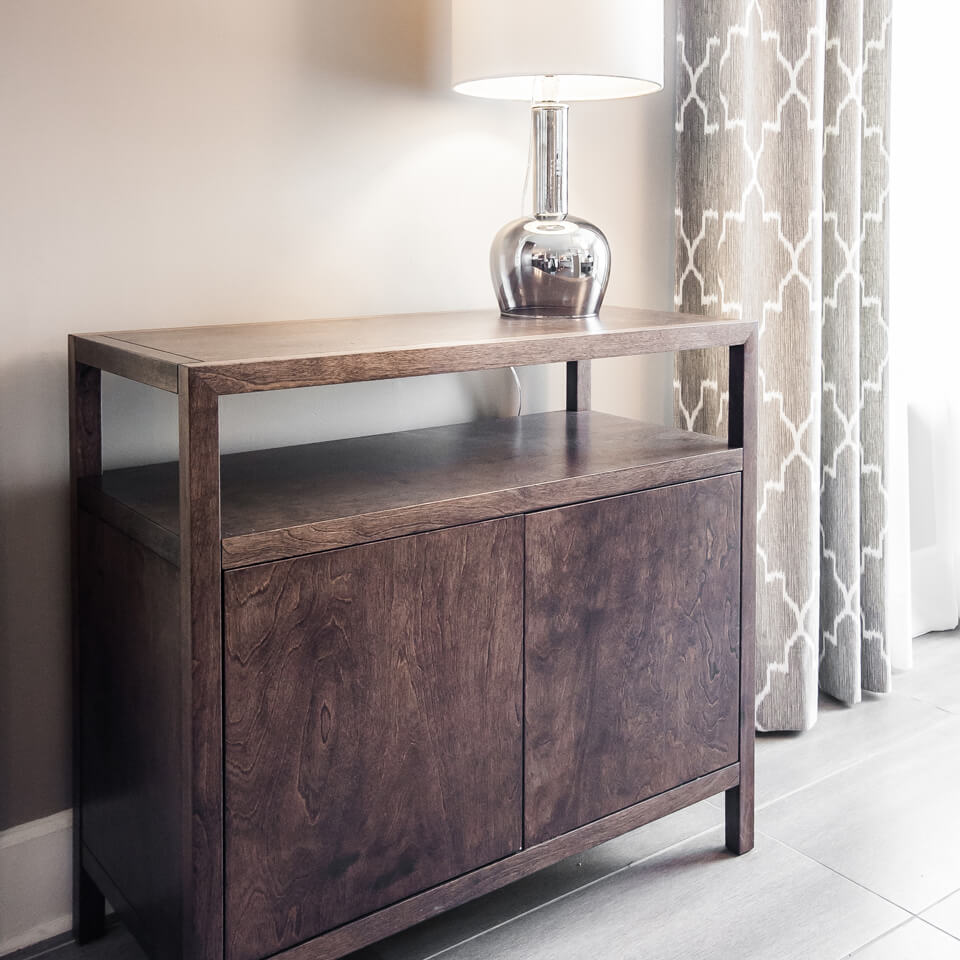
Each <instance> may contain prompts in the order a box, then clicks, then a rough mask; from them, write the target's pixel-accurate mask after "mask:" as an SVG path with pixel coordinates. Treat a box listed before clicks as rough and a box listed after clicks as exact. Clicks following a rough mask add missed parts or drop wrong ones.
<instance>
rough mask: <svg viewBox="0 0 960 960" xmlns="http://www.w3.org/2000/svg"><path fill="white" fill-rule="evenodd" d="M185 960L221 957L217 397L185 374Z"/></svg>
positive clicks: (181, 397) (182, 383)
mask: <svg viewBox="0 0 960 960" xmlns="http://www.w3.org/2000/svg"><path fill="white" fill-rule="evenodd" d="M178 392H179V405H180V408H179V414H180V620H181V625H182V636H183V647H182V650H183V668H182V669H183V674H182V677H183V681H182V682H183V685H182V707H181V709H182V714H181V716H182V718H183V720H182V722H183V731H184V735H183V739H182V744H183V758H182V762H183V784H184V789H183V798H182V802H183V816H182V820H181V823H182V824H183V868H182V869H183V954H182V956H183V958H184V960H220V958H222V956H223V689H222V644H221V624H220V619H221V603H220V600H221V582H220V574H221V568H220V563H221V556H220V417H219V413H220V398H219V396H218V395H217V393H216V392H215V391H214V390H213V389H212V388H211V387H210V386H209V384H208V383H207V382H206V381H205V380H204V378H203V375H202V374H201V373H199V372H197V371H195V370H192V369H191V368H190V367H188V366H181V367H180V369H179V391H178Z"/></svg>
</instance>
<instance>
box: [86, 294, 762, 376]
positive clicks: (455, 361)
mask: <svg viewBox="0 0 960 960" xmlns="http://www.w3.org/2000/svg"><path fill="white" fill-rule="evenodd" d="M755 328H756V325H755V324H754V323H751V322H748V321H744V320H740V319H737V318H713V317H699V316H692V315H689V314H679V313H667V312H660V311H655V310H641V309H634V308H627V307H606V308H604V309H603V310H602V311H601V313H600V315H599V316H598V317H594V318H590V319H582V320H570V319H549V320H519V319H512V318H508V317H502V316H500V315H499V314H497V313H496V312H495V311H493V310H474V311H460V312H449V313H417V314H413V313H411V314H399V315H394V316H374V317H351V318H335V319H328V320H302V321H278V322H270V323H244V324H224V325H215V326H194V327H171V328H168V329H156V330H122V331H115V332H109V333H101V334H87V335H81V336H78V337H77V338H76V342H77V345H78V353H77V359H79V360H81V361H82V362H84V363H89V364H90V365H91V366H99V367H101V368H102V369H107V370H110V369H111V367H115V368H116V369H114V370H113V372H118V373H121V374H122V375H124V376H130V377H131V378H132V379H140V380H143V381H144V382H154V381H162V382H155V383H154V385H156V386H166V387H167V388H168V389H175V387H173V386H171V384H172V383H175V375H176V373H177V369H178V368H179V367H190V368H194V369H199V371H200V372H201V374H202V375H204V376H206V377H207V378H208V379H209V381H210V382H211V384H212V385H213V387H214V389H215V390H216V391H217V392H218V393H245V392H248V391H252V390H272V389H282V388H285V387H297V386H309V385H321V384H327V383H344V382H350V381H358V380H378V379H388V378H392V377H404V376H420V375H425V374H430V373H448V372H455V371H458V370H477V369H485V368H491V367H502V366H509V365H511V364H518V365H519V364H532V363H555V362H560V361H563V360H588V359H592V358H596V357H610V356H629V355H633V354H640V353H658V352H671V351H674V350H688V349H699V348H703V347H711V346H730V345H736V344H740V343H743V342H745V341H746V339H747V338H748V337H749V336H750V334H751V333H752V332H753V331H754V330H755Z"/></svg>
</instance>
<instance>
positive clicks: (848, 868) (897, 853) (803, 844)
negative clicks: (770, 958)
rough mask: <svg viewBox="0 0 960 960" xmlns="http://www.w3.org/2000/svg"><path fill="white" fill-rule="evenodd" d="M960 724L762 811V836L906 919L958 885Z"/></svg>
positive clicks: (943, 726)
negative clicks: (787, 847) (884, 901)
mask: <svg viewBox="0 0 960 960" xmlns="http://www.w3.org/2000/svg"><path fill="white" fill-rule="evenodd" d="M958 756H960V717H953V716H948V717H947V719H946V720H945V721H943V722H942V723H940V724H938V725H937V726H936V727H934V728H933V729H932V730H931V731H926V732H924V733H921V734H919V735H917V736H915V737H913V738H912V739H910V740H907V741H904V742H902V743H901V744H900V745H899V746H898V747H895V748H894V749H892V750H890V751H888V752H886V753H882V754H879V755H878V756H876V757H874V758H872V759H870V760H866V761H864V762H863V763H861V764H858V765H857V766H855V767H850V768H848V769H846V770H844V771H841V772H840V773H838V774H835V775H834V776H832V777H829V778H828V779H826V780H821V781H820V782H818V783H816V784H814V785H813V786H810V787H807V788H806V789H804V790H801V791H800V792H798V793H795V794H792V795H791V796H789V797H787V798H785V799H783V800H779V801H777V802H776V803H773V804H771V805H770V806H769V807H766V808H765V809H763V810H761V811H760V813H759V815H758V826H759V829H761V830H763V831H764V832H766V833H768V834H770V835H771V836H774V837H776V838H777V839H779V840H782V841H783V842H784V843H787V844H789V845H790V846H792V847H794V848H795V849H797V850H799V851H801V852H802V853H804V854H806V855H807V856H809V857H812V858H813V859H815V860H817V861H819V862H820V863H822V864H825V865H826V866H828V867H830V868H831V869H833V870H836V871H837V872H838V873H840V874H842V875H843V876H845V877H848V878H849V879H851V880H853V881H855V882H856V883H860V884H862V885H863V886H865V887H866V888H867V889H869V890H872V891H874V892H875V893H878V894H879V895H880V896H883V897H886V898H887V899H889V900H891V901H893V902H894V903H896V904H898V905H900V906H902V907H904V908H905V909H907V910H909V911H911V912H912V913H920V912H921V911H923V910H925V909H926V908H927V907H929V906H931V905H932V904H934V903H936V902H937V901H938V900H940V899H942V898H943V897H944V896H946V895H947V894H948V893H950V892H951V891H953V890H956V889H957V888H958V887H960V818H958V817H957V810H958V809H960V763H958V762H957V757H958Z"/></svg>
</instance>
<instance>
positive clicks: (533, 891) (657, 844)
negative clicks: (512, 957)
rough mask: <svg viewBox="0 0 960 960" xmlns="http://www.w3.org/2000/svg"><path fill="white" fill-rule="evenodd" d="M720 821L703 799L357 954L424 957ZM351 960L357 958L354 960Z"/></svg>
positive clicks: (393, 959)
mask: <svg viewBox="0 0 960 960" xmlns="http://www.w3.org/2000/svg"><path fill="white" fill-rule="evenodd" d="M721 822H722V816H721V815H720V813H719V812H718V811H717V809H716V808H715V807H713V806H711V805H710V804H709V803H708V802H707V801H703V802H702V803H698V804H695V805H694V806H692V807H687V809H685V810H678V811H677V812H676V813H674V814H671V815H670V816H669V817H664V818H663V819H662V820H657V821H654V822H653V823H649V824H647V825H646V826H644V827H640V829H639V830H634V831H632V832H631V833H628V834H626V835H625V836H622V837H618V838H617V839H615V840H610V841H609V842H607V843H604V844H601V845H600V846H599V847H594V849H592V850H588V851H587V852H586V853H584V854H582V855H581V856H579V857H570V858H569V859H567V860H562V861H561V862H560V863H557V864H555V865H554V866H552V867H547V868H546V869H545V870H541V871H540V872H539V873H536V874H534V875H533V876H531V877H527V878H526V879H524V880H520V881H518V882H517V883H513V884H511V885H510V886H509V887H504V888H503V889H502V890H497V891H496V892H495V893H491V894H488V895H487V896H485V897H481V898H480V899H478V900H474V901H473V902H471V903H468V904H465V905H464V906H462V907H459V908H458V909H456V910H451V911H450V912H449V913H444V914H441V915H440V916H438V917H435V918H434V919H432V920H428V921H427V922H426V923H422V924H420V925H419V926H416V927H413V928H412V929H411V930H406V931H404V932H403V933H400V934H397V935H396V936H395V937H391V938H390V939H389V940H384V941H382V942H381V943H379V944H377V946H376V952H375V954H374V953H372V952H366V953H364V954H362V956H363V957H365V958H368V960H372V958H373V957H374V956H377V957H382V958H383V960H405V958H408V957H409V958H412V957H424V956H429V955H430V954H433V953H437V952H438V951H440V950H444V949H446V948H447V947H450V946H452V945H454V944H457V943H460V942H462V941H463V940H466V939H468V938H469V937H473V936H476V935H477V934H480V933H483V932H484V931H485V930H489V929H491V928H492V927H496V926H498V925H500V924H502V923H506V922H507V921H509V920H511V919H513V918H514V917H517V916H519V915H520V914H523V913H526V912H528V911H530V910H535V909H536V908H537V907H541V906H543V905H544V904H547V903H549V902H551V901H553V900H556V899H557V898H559V897H563V896H565V895H567V894H569V893H572V892H573V891H575V890H577V889H580V888H582V887H585V886H587V885H588V884H591V883H594V882H596V881H597V880H600V879H602V878H603V877H607V876H610V875H611V874H613V873H616V872H617V871H618V870H623V869H624V868H626V867H628V866H630V865H631V864H635V863H638V862H641V861H643V860H646V859H647V858H649V857H652V856H654V855H655V854H657V853H659V852H661V851H663V850H665V849H667V848H668V847H671V846H673V845H674V844H677V843H681V842H683V841H685V840H687V839H689V838H690V837H692V836H695V835H697V834H700V833H703V832H704V831H707V830H713V829H715V828H716V827H717V826H718V825H719V824H720V823H721ZM357 960H360V958H359V956H358V958H357Z"/></svg>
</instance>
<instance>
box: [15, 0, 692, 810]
mask: <svg viewBox="0 0 960 960" xmlns="http://www.w3.org/2000/svg"><path fill="white" fill-rule="evenodd" d="M667 6H668V10H667V36H668V40H667V42H666V50H667V73H668V76H670V75H672V62H673V60H672V58H673V43H672V41H671V40H670V39H669V38H670V37H671V36H672V33H673V17H672V14H671V8H672V4H671V3H670V2H669V0H668V5H667ZM446 29H447V20H446V13H445V4H444V2H443V0H349V2H344V0H162V2H161V0H0V324H2V340H0V344H2V350H0V364H2V369H0V497H2V499H0V524H2V527H0V540H2V542H0V829H2V828H4V827H6V826H9V825H11V824H15V823H19V822H23V821H27V820H31V819H34V818H37V817H41V816H44V815H46V814H48V813H51V812H52V811H55V810H58V809H61V808H64V807H66V806H68V805H69V774H68V771H69V762H68V761H69V757H68V753H69V750H68V745H69V709H68V693H69V684H68V676H69V642H68V623H67V620H68V615H67V606H68V595H67V578H68V565H67V490H66V475H67V455H66V434H67V426H66V390H65V387H66V364H65V346H66V334H67V333H68V332H70V331H87V330H110V329H119V328H124V327H144V326H145V327H151V326H167V325H180V324H191V323H201V322H206V323H222V322H227V321H234V322H237V321H251V320H274V319H276V320H279V319H296V318H302V317H306V316H324V315H337V314H339V315H350V314H358V315H363V314H372V313H377V312H398V311H412V310H436V309H453V308H458V307H481V306H492V305H493V298H492V292H491V289H490V286H489V281H488V277H487V265H486V264H487V248H488V244H489V241H490V238H491V236H492V235H493V233H494V231H495V230H496V229H497V228H498V227H499V225H500V224H501V223H502V222H504V221H506V220H507V219H510V218H511V217H513V216H516V215H518V214H519V212H520V211H519V203H520V188H521V184H522V179H523V167H524V163H525V159H526V149H527V122H528V116H527V109H526V108H525V107H524V106H523V105H522V104H511V103H493V102H485V101H479V100H472V99H468V98H462V97H458V96H456V95H455V94H452V93H450V92H448V90H447V89H446V83H445V69H446V62H445V57H446V39H445V38H446ZM672 100H673V97H672V93H671V92H670V90H669V82H668V90H667V91H665V92H664V93H662V94H659V95H657V96H655V97H648V98H645V99H642V100H634V101H620V102H613V103H599V104H581V105H575V106H574V108H573V110H572V115H571V139H572V146H571V167H572V176H573V179H572V183H571V196H570V204H571V209H572V210H573V211H574V212H575V213H578V214H581V215H584V216H588V217H589V218H590V219H592V220H594V221H595V222H597V223H599V224H600V225H601V226H602V227H603V228H604V230H605V231H606V232H607V233H608V236H609V238H610V241H611V245H612V248H613V275H612V280H611V284H610V291H609V295H608V302H611V303H623V304H632V305H645V306H656V307H669V306H670V304H671V302H672V281H673V203H674V188H673V158H672V153H671V151H672V128H673V109H672ZM558 373H559V371H556V370H550V371H548V370H535V369H531V370H524V371H523V372H522V376H523V379H524V382H525V407H526V409H528V410H532V409H537V408H549V407H556V406H559V405H560V403H561V392H562V388H561V381H560V378H559V376H558ZM594 378H595V403H596V405H597V406H598V407H601V408H603V409H607V410H612V411H620V412H626V413H632V414H637V415H644V416H647V417H648V418H652V419H656V420H665V419H666V418H668V416H669V404H670V378H671V365H670V362H669V358H667V359H661V360H654V361H648V362H643V363H639V362H636V361H632V362H606V363H604V364H598V365H597V368H596V370H595V374H594ZM107 379H108V381H109V382H108V383H107V385H106V388H105V409H104V420H105V431H106V436H105V458H106V463H107V465H111V464H118V463H125V462H136V461H144V460H148V459H152V458H157V457H160V456H164V455H171V454H172V453H173V451H174V449H175V448H174V442H175V423H174V416H175V401H174V400H173V398H172V397H170V396H168V395H165V394H160V393H159V392H155V391H151V390H149V389H147V388H142V387H139V386H137V385H131V384H124V383H122V382H120V381H116V380H114V378H107ZM511 391H512V386H511V381H510V378H509V375H508V374H507V373H506V372H501V371H495V372H492V373H484V374H470V375H463V376H450V377H436V378H427V379H424V380H419V381H399V382H385V383H377V384H362V385H349V386H344V387H328V388H323V389H321V390H311V391H292V392H290V393H289V394H275V395H269V396H260V397H244V398H234V399H230V400H228V401H225V403H224V410H223V422H224V428H223V429H224V445H225V447H227V448H229V449H237V448H241V447H250V446H257V445H259V444H262V443H266V442H277V440H278V439H279V440H280V441H294V440H297V439H300V438H303V437H312V438H321V439H322V438H326V437H332V436H343V435H350V434H363V433H372V432H379V431H383V430H387V429H392V428H396V427H402V426H406V425H418V424H424V423H435V422H443V421H454V420H465V419H469V418H471V417H474V416H479V415H490V414H497V413H499V414H507V413H509V412H511V411H512V405H513V402H514V401H513V399H512V395H511Z"/></svg>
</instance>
